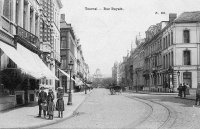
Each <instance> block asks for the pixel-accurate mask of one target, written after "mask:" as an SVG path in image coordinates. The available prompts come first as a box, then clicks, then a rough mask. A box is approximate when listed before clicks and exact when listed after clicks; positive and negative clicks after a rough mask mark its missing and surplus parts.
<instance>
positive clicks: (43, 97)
mask: <svg viewBox="0 0 200 129" xmlns="http://www.w3.org/2000/svg"><path fill="white" fill-rule="evenodd" d="M40 90H41V91H40V93H39V96H38V105H39V115H38V116H37V117H41V112H42V110H43V115H44V118H46V110H45V109H44V106H45V104H47V93H46V92H44V86H41V87H40Z"/></svg>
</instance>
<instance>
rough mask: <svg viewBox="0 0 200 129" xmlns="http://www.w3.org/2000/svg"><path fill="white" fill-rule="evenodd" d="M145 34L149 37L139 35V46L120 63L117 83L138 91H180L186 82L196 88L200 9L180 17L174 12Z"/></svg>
mask: <svg viewBox="0 0 200 129" xmlns="http://www.w3.org/2000/svg"><path fill="white" fill-rule="evenodd" d="M145 34H146V36H145V38H141V36H140V35H137V36H136V41H135V43H136V48H131V50H130V52H129V53H128V54H127V56H125V57H123V61H122V62H120V63H117V66H118V67H117V68H116V70H115V71H116V75H117V76H118V77H115V80H116V79H117V78H118V79H117V80H116V82H117V84H120V85H123V86H125V87H128V88H129V89H131V90H136V91H138V90H147V91H157V92H170V91H176V90H177V87H178V85H180V84H182V83H187V84H189V86H190V88H191V89H196V88H197V86H198V83H199V82H200V72H199V68H200V56H199V55H200V11H194V12H183V13H182V14H180V15H179V16H178V17H177V14H175V13H170V14H169V20H168V21H161V22H160V23H158V24H156V25H151V26H150V27H149V28H148V30H147V31H146V32H145ZM115 64H116V63H115ZM114 68H115V66H114V67H113V69H114Z"/></svg>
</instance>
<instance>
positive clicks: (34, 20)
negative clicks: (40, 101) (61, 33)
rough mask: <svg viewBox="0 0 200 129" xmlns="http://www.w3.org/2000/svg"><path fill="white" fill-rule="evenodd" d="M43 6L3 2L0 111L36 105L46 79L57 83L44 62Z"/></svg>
mask: <svg viewBox="0 0 200 129" xmlns="http://www.w3.org/2000/svg"><path fill="white" fill-rule="evenodd" d="M43 2H44V1H42V0H41V1H38V0H1V1H0V6H1V7H0V48H1V49H0V53H1V54H0V55H1V56H0V57H1V58H0V62H1V63H0V65H1V67H0V68H1V69H0V70H1V71H0V76H1V77H0V78H1V79H2V80H1V81H0V84H1V85H0V86H1V88H0V89H1V90H0V94H1V97H0V105H1V106H0V110H4V109H6V108H10V107H14V106H16V105H21V104H25V103H30V102H34V101H36V97H35V95H36V94H35V90H38V88H39V84H40V83H42V82H44V79H46V80H55V79H56V80H58V78H57V77H56V76H55V74H54V73H53V71H51V70H50V69H49V68H48V67H47V65H46V64H45V63H44V62H43V61H42V59H41V58H42V57H44V56H43V51H41V50H43V49H42V46H41V44H43V43H44V40H43V39H44V38H47V37H45V36H46V35H45V34H44V35H43V32H41V31H42V30H43V29H45V28H41V26H42V25H43V24H41V21H42V19H43V13H44V12H43ZM46 2H47V1H46ZM49 8H51V6H49ZM50 18H52V17H50ZM50 21H51V20H50ZM44 32H47V31H46V30H45V31H44ZM50 37H51V36H50ZM41 80H43V81H41ZM45 82H46V81H45ZM46 83H48V82H46ZM51 88H53V86H52V87H51ZM53 89H54V88H53Z"/></svg>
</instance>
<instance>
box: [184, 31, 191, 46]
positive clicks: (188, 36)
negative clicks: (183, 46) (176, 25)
mask: <svg viewBox="0 0 200 129" xmlns="http://www.w3.org/2000/svg"><path fill="white" fill-rule="evenodd" d="M183 37H184V43H189V42H190V31H189V30H184V31H183Z"/></svg>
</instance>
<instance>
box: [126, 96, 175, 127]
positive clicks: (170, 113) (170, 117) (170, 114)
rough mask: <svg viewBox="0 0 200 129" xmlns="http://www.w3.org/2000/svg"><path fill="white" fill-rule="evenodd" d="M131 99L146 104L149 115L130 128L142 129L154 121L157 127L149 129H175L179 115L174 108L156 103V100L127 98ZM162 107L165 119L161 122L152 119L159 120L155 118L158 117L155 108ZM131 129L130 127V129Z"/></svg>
mask: <svg viewBox="0 0 200 129" xmlns="http://www.w3.org/2000/svg"><path fill="white" fill-rule="evenodd" d="M126 97H128V98H130V99H134V100H136V101H139V102H142V103H144V104H145V105H146V106H147V107H148V108H147V109H148V111H147V113H148V114H147V115H146V116H145V117H143V118H141V119H140V120H138V121H137V122H134V123H135V124H130V125H129V126H131V127H134V128H135V129H140V128H144V127H145V125H146V126H147V125H148V124H147V123H148V121H154V122H155V123H156V124H157V126H156V127H155V126H152V127H150V125H149V126H148V129H151V128H152V129H170V128H172V127H173V125H174V124H175V123H176V119H177V113H176V111H175V110H174V109H173V108H172V107H169V106H167V105H165V104H163V103H159V102H156V101H154V100H150V99H145V98H141V97H136V96H126ZM156 106H157V107H158V106H160V108H163V109H165V111H166V112H165V115H166V117H165V119H164V120H163V121H161V122H159V121H160V119H157V121H155V119H152V118H151V117H153V116H154V117H157V118H159V116H155V115H156V111H155V109H154V108H155V107H156ZM128 128H129V127H128Z"/></svg>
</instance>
